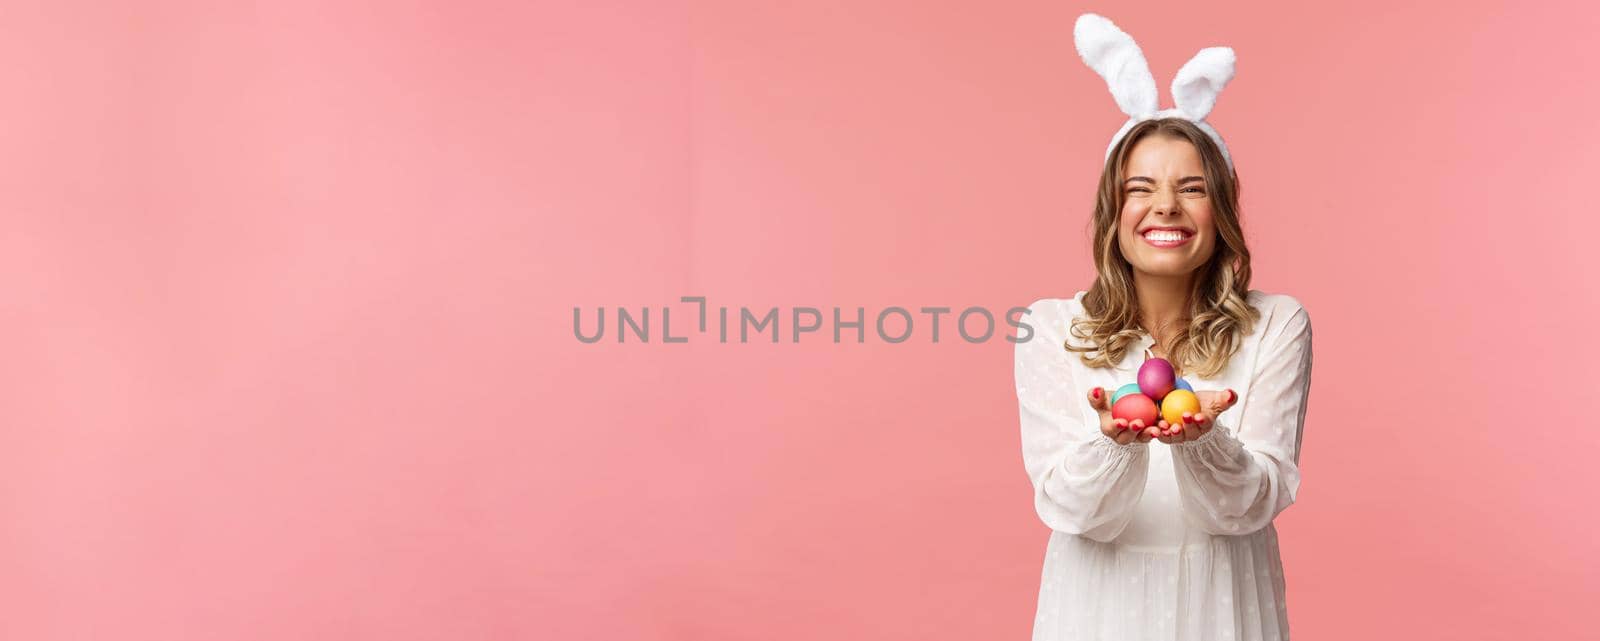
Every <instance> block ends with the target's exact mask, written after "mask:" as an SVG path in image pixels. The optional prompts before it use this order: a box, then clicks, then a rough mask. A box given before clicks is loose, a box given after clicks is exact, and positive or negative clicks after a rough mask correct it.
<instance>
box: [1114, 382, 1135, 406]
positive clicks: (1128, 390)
mask: <svg viewBox="0 0 1600 641" xmlns="http://www.w3.org/2000/svg"><path fill="white" fill-rule="evenodd" d="M1138 393H1139V384H1138V383H1128V384H1127V385H1123V386H1122V387H1118V388H1117V391H1115V392H1112V393H1111V404H1112V405H1116V404H1117V401H1120V400H1122V397H1124V396H1127V395H1129V394H1138Z"/></svg>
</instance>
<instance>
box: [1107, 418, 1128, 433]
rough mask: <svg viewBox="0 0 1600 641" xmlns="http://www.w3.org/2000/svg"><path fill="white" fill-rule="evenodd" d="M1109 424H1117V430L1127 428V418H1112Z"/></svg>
mask: <svg viewBox="0 0 1600 641" xmlns="http://www.w3.org/2000/svg"><path fill="white" fill-rule="evenodd" d="M1111 424H1112V425H1115V426H1117V431H1118V432H1121V431H1123V430H1125V429H1128V419H1125V418H1118V419H1112V421H1111Z"/></svg>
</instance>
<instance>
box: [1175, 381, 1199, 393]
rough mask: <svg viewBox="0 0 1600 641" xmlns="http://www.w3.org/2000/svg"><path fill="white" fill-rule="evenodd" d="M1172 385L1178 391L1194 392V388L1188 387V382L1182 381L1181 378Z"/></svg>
mask: <svg viewBox="0 0 1600 641" xmlns="http://www.w3.org/2000/svg"><path fill="white" fill-rule="evenodd" d="M1173 385H1175V386H1177V388H1178V389H1182V390H1189V391H1191V392H1193V391H1194V388H1193V387H1190V386H1189V381H1186V380H1183V379H1181V378H1180V379H1178V380H1176V381H1173Z"/></svg>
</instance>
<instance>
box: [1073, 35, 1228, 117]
mask: <svg viewBox="0 0 1600 641" xmlns="http://www.w3.org/2000/svg"><path fill="white" fill-rule="evenodd" d="M1072 39H1073V40H1074V41H1075V43H1076V44H1077V46H1078V56H1080V57H1082V58H1083V62H1084V64H1087V65H1089V68H1090V69H1093V70H1094V71H1095V73H1098V74H1100V77H1102V78H1105V79H1106V84H1107V85H1108V86H1110V87H1111V96H1112V97H1113V98H1116V99H1117V106H1118V107H1120V108H1121V109H1122V113H1125V114H1128V115H1129V116H1131V117H1134V118H1139V117H1143V116H1147V115H1150V114H1152V113H1155V111H1156V79H1155V78H1154V77H1153V76H1151V75H1150V65H1149V63H1147V62H1145V59H1144V52H1143V51H1140V50H1139V45H1138V44H1137V43H1135V42H1134V41H1133V37H1132V36H1129V35H1128V34H1126V33H1123V31H1122V30H1121V29H1118V28H1117V25H1114V24H1111V21H1110V20H1107V19H1105V18H1104V17H1103V16H1099V15H1096V14H1093V13H1085V14H1083V15H1081V16H1078V22H1077V24H1076V25H1074V26H1073V28H1072ZM1229 60H1230V61H1231V60H1232V57H1231V56H1230V57H1229ZM1229 68H1230V69H1231V68H1232V67H1231V64H1230V67H1229Z"/></svg>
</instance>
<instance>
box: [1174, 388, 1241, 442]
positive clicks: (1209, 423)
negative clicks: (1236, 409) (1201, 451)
mask: <svg viewBox="0 0 1600 641" xmlns="http://www.w3.org/2000/svg"><path fill="white" fill-rule="evenodd" d="M1194 395H1195V397H1196V398H1198V399H1200V411H1199V412H1194V413H1190V412H1184V413H1183V419H1182V421H1181V422H1179V423H1177V424H1172V423H1168V422H1167V421H1166V419H1162V420H1159V421H1156V436H1155V437H1156V439H1158V440H1160V441H1161V442H1162V443H1167V444H1169V445H1170V444H1173V443H1185V442H1188V441H1195V440H1199V439H1200V437H1202V436H1205V435H1206V432H1210V431H1211V428H1212V427H1214V426H1215V425H1214V422H1215V419H1216V417H1217V415H1218V414H1221V413H1223V412H1225V411H1227V410H1228V408H1230V407H1233V404H1234V403H1237V402H1239V395H1238V394H1236V393H1234V391H1233V390H1231V389H1226V390H1221V391H1215V390H1207V391H1204V392H1195V393H1194Z"/></svg>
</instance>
